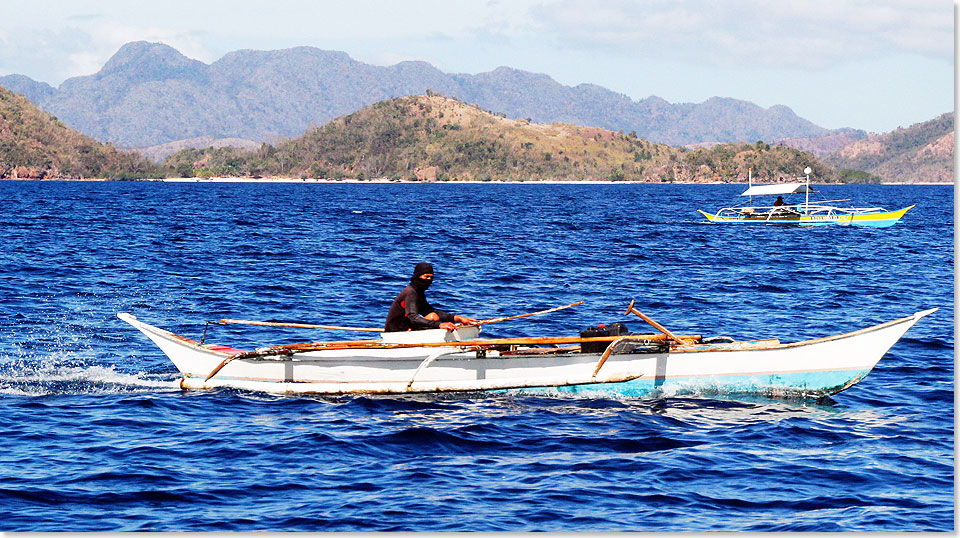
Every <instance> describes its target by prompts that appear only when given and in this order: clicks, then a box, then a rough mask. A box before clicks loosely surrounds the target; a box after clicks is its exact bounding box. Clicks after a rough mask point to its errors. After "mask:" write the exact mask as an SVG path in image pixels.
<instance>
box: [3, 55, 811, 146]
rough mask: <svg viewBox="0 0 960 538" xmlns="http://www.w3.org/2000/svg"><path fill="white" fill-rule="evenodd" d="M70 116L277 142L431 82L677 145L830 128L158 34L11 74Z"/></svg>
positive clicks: (155, 132) (762, 112)
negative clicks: (60, 64)
mask: <svg viewBox="0 0 960 538" xmlns="http://www.w3.org/2000/svg"><path fill="white" fill-rule="evenodd" d="M0 85H3V86H5V87H7V88H9V89H11V90H13V91H16V92H18V93H23V94H24V95H27V96H28V97H29V98H30V99H31V100H32V101H34V102H35V103H36V104H38V105H39V106H41V108H43V109H45V110H47V111H49V112H51V113H53V114H55V115H57V116H58V117H60V118H61V119H62V120H63V121H64V122H65V123H66V124H68V125H70V126H72V127H74V128H76V129H78V130H80V131H81V132H84V133H85V134H88V135H90V136H93V137H95V138H97V139H99V140H102V141H106V142H111V143H114V144H117V145H120V146H123V147H145V146H153V145H157V144H163V143H167V142H171V141H176V140H182V139H188V138H196V137H202V136H213V137H214V138H244V139H248V140H256V141H263V140H270V139H276V138H277V137H293V136H299V135H300V134H302V133H303V132H304V131H305V130H306V129H307V128H309V127H310V126H311V125H322V124H324V123H326V122H327V121H330V120H332V119H334V118H336V117H339V116H342V115H344V114H349V113H351V112H354V111H356V110H359V109H360V108H362V107H364V106H367V105H370V104H373V103H375V102H378V101H381V100H384V99H389V98H392V97H400V96H405V95H416V94H423V93H425V92H426V91H427V90H428V89H429V90H433V91H435V92H438V93H440V94H443V95H446V96H449V97H455V98H458V99H461V100H463V101H466V102H470V103H476V104H478V105H479V106H481V107H483V108H485V109H488V110H492V111H495V112H498V113H503V114H506V115H507V117H510V118H514V119H523V118H530V119H531V120H533V121H535V122H542V123H551V122H563V123H571V124H577V125H590V126H597V127H602V128H606V129H611V130H624V131H635V132H636V133H637V134H638V136H640V137H642V138H645V139H647V140H651V141H656V142H662V143H667V144H672V145H684V144H690V143H696V142H727V141H734V140H743V141H749V142H753V141H756V140H765V141H775V140H778V139H780V138H785V137H794V138H796V137H812V136H820V135H823V134H827V133H829V131H828V130H827V129H824V128H822V127H818V126H816V125H814V124H813V123H811V122H809V121H807V120H804V119H802V118H799V117H798V116H796V115H795V114H794V113H793V111H791V110H790V109H789V108H787V107H785V106H775V107H771V108H769V109H764V108H762V107H759V106H757V105H755V104H753V103H749V102H746V101H740V100H736V99H730V98H712V99H709V100H707V101H705V102H704V103H700V104H692V103H680V104H671V103H668V102H667V101H665V100H663V99H661V98H659V97H655V96H653V97H649V98H646V99H642V100H639V101H633V100H631V99H630V98H629V97H627V96H625V95H622V94H618V93H616V92H613V91H610V90H607V89H605V88H602V87H600V86H596V85H592V84H580V85H578V86H574V87H570V86H564V85H562V84H560V83H558V82H557V81H555V80H553V79H552V78H551V77H549V76H547V75H544V74H538V73H529V72H525V71H520V70H516V69H511V68H508V67H500V68H497V69H495V70H493V71H490V72H487V73H479V74H476V75H469V74H447V73H444V72H442V71H440V70H438V69H436V68H435V67H433V66H431V65H430V64H428V63H425V62H401V63H399V64H396V65H392V66H387V67H380V66H374V65H369V64H365V63H362V62H359V61H356V60H353V59H352V58H350V56H349V55H347V54H346V53H343V52H335V51H325V50H321V49H316V48H312V47H296V48H291V49H285V50H274V51H254V50H240V51H234V52H231V53H228V54H226V55H224V56H223V57H222V58H220V59H219V60H217V61H215V62H213V63H212V64H209V65H208V64H204V63H203V62H199V61H196V60H191V59H189V58H187V57H186V56H183V55H182V54H180V53H179V52H178V51H177V50H176V49H174V48H172V47H169V46H167V45H163V44H159V43H146V42H135V43H129V44H127V45H124V46H123V47H121V49H120V50H119V51H118V52H117V53H116V54H115V55H114V56H113V57H112V58H111V59H110V60H109V61H108V62H107V63H106V64H105V65H104V66H103V68H102V69H101V70H100V71H99V72H97V73H95V74H93V75H89V76H82V77H74V78H71V79H68V80H66V81H64V83H63V84H61V85H60V87H59V88H57V89H53V88H51V87H50V86H49V85H44V84H43V83H37V82H34V81H31V80H30V79H28V78H27V77H23V76H19V75H10V76H7V77H0Z"/></svg>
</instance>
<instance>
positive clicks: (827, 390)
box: [511, 369, 870, 397]
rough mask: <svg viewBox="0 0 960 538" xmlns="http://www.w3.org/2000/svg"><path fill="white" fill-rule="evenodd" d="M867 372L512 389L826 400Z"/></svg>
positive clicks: (803, 373)
mask: <svg viewBox="0 0 960 538" xmlns="http://www.w3.org/2000/svg"><path fill="white" fill-rule="evenodd" d="M869 372H870V370H869V369H867V370H836V371H830V372H800V373H792V374H763V375H743V376H688V377H670V378H668V379H653V378H643V377H641V378H638V379H634V380H632V381H626V382H623V383H598V384H593V385H571V386H566V387H544V388H536V389H512V390H511V392H512V391H520V392H525V393H526V392H560V393H575V394H596V395H597V396H603V395H615V396H624V397H644V396H661V395H667V396H679V395H684V394H760V395H767V396H803V397H823V396H829V395H831V394H836V393H838V392H840V391H841V390H844V389H846V388H848V387H850V386H851V385H853V384H855V383H857V382H859V381H860V380H861V379H863V378H864V377H866V375H867V374H868V373H869Z"/></svg>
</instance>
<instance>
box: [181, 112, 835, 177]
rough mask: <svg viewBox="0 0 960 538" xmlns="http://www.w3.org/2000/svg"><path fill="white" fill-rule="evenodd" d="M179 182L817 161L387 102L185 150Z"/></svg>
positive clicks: (695, 173) (787, 172)
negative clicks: (241, 141) (290, 131)
mask: <svg viewBox="0 0 960 538" xmlns="http://www.w3.org/2000/svg"><path fill="white" fill-rule="evenodd" d="M164 165H165V166H166V167H167V168H168V170H169V171H170V173H172V174H175V175H208V176H209V175H216V176H250V177H256V176H279V177H294V178H298V177H302V178H308V177H310V178H345V177H346V178H358V179H372V178H388V179H406V180H416V179H421V180H422V179H428V180H432V179H438V180H474V181H489V180H504V181H526V180H558V181H565V180H629V181H646V182H673V181H676V182H685V183H696V182H716V181H745V179H746V176H747V169H748V168H753V169H754V177H755V178H757V179H758V180H759V181H777V180H779V178H781V177H784V178H788V179H789V178H791V177H793V176H795V175H797V174H799V173H800V172H799V171H800V170H802V169H803V168H804V167H806V166H811V167H813V168H814V170H815V172H814V176H815V177H816V178H817V180H818V181H835V180H836V174H835V173H834V172H833V171H832V170H831V169H830V168H829V167H827V166H825V165H823V164H822V163H820V162H819V161H818V160H817V159H816V158H815V157H814V156H813V155H810V154H808V153H805V152H802V151H799V150H796V149H793V148H789V147H784V146H770V145H768V144H764V143H762V142H757V143H755V144H720V145H716V146H713V147H711V148H709V149H698V150H694V151H687V150H684V149H681V148H676V147H672V146H668V145H664V144H655V143H652V142H648V141H646V140H643V139H640V138H638V137H637V136H636V134H635V133H630V134H623V133H622V132H614V131H609V130H605V129H599V128H595V127H580V126H575V125H567V124H559V123H553V124H536V123H531V122H529V121H526V120H512V119H507V118H506V117H504V115H503V114H495V113H492V112H488V111H485V110H483V109H481V108H480V107H477V106H474V105H468V104H465V103H462V102H460V101H458V100H456V99H448V98H445V97H441V96H438V95H432V94H428V95H426V96H411V97H401V98H395V99H388V100H386V101H380V102H378V103H375V104H374V105H371V106H368V107H365V108H363V109H361V110H359V111H357V112H355V113H353V114H349V115H347V116H343V117H340V118H337V119H335V120H333V121H331V122H329V123H327V124H326V125H323V126H322V127H318V128H315V129H311V130H310V131H308V132H307V133H306V134H304V135H303V136H301V137H299V138H296V139H293V140H289V141H286V142H283V143H280V144H278V145H277V146H276V147H274V146H270V145H268V144H264V145H263V146H261V148H260V149H259V150H256V151H252V152H247V151H243V150H239V149H236V148H219V149H212V148H209V149H204V150H196V149H191V150H184V151H181V152H179V153H176V154H174V155H171V156H170V157H168V158H167V159H166V160H165V161H164Z"/></svg>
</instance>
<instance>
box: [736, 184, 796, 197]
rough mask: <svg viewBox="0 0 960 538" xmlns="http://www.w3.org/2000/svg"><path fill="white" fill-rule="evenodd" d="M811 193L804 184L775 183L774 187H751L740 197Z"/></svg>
mask: <svg viewBox="0 0 960 538" xmlns="http://www.w3.org/2000/svg"><path fill="white" fill-rule="evenodd" d="M806 192H813V189H810V188H809V187H808V186H807V184H806V183H777V184H774V185H751V186H750V188H749V189H747V190H745V191H743V194H741V195H740V196H768V195H778V194H779V195H784V194H795V193H806Z"/></svg>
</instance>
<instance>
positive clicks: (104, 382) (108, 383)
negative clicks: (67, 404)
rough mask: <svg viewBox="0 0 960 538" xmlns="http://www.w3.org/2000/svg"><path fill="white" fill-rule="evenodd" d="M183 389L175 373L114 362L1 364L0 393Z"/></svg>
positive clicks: (34, 393)
mask: <svg viewBox="0 0 960 538" xmlns="http://www.w3.org/2000/svg"><path fill="white" fill-rule="evenodd" d="M174 390H180V386H179V377H177V376H175V375H173V374H161V375H158V374H146V373H143V372H139V373H126V372H120V371H117V370H116V369H115V368H114V367H113V366H102V365H77V364H61V363H55V362H54V363H39V364H38V363H28V362H25V361H18V362H15V363H8V364H5V365H3V366H2V367H0V394H9V395H17V396H48V395H52V394H115V393H135V392H157V391H174Z"/></svg>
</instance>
